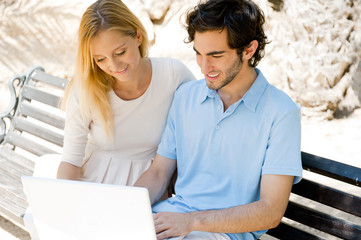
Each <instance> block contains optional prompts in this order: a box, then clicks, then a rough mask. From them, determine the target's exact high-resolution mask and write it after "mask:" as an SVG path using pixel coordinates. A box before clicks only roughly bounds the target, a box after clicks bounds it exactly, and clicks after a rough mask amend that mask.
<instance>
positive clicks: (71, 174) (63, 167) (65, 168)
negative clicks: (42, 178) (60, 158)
mask: <svg viewBox="0 0 361 240" xmlns="http://www.w3.org/2000/svg"><path fill="white" fill-rule="evenodd" d="M80 171H81V168H80V167H77V166H75V165H73V164H71V163H67V162H61V163H60V165H59V168H58V175H57V178H59V179H67V180H77V181H79V180H80Z"/></svg>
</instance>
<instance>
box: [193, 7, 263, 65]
mask: <svg viewBox="0 0 361 240" xmlns="http://www.w3.org/2000/svg"><path fill="white" fill-rule="evenodd" d="M264 23H265V17H264V14H263V11H262V10H261V9H260V8H259V7H258V6H257V5H256V4H255V3H254V2H252V1H250V0H209V1H206V2H203V3H199V4H198V5H197V6H196V7H194V8H193V9H191V10H190V11H188V13H187V18H186V30H187V32H188V39H186V42H188V43H190V42H192V41H193V40H194V35H195V33H196V32H200V33H202V32H206V31H212V30H220V31H222V30H224V29H227V35H228V36H227V38H228V45H229V47H230V48H231V49H236V50H237V54H238V56H239V57H240V58H242V53H243V51H244V49H245V48H246V47H247V46H249V44H250V43H251V41H253V40H257V41H258V48H257V50H256V52H255V53H254V55H253V57H252V58H251V59H250V61H249V65H250V66H252V67H256V66H257V64H258V63H259V61H260V60H261V59H262V58H263V56H264V48H265V45H266V44H267V43H269V42H268V40H267V36H266V35H265V33H264V30H263V25H264Z"/></svg>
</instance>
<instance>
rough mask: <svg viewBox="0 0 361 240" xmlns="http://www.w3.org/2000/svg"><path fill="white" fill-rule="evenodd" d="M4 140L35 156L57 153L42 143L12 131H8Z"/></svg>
mask: <svg viewBox="0 0 361 240" xmlns="http://www.w3.org/2000/svg"><path fill="white" fill-rule="evenodd" d="M6 141H7V142H8V143H10V144H12V145H14V146H18V147H20V148H22V149H24V150H26V151H28V152H31V153H32V154H34V155H36V156H42V155H44V154H52V153H57V152H55V151H53V150H51V149H49V148H47V147H44V146H43V145H40V144H38V143H35V142H33V141H32V140H30V139H27V138H24V137H22V136H20V135H19V134H16V133H14V132H9V133H8V134H7V136H6Z"/></svg>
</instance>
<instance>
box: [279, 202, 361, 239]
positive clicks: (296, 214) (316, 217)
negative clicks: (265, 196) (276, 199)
mask: <svg viewBox="0 0 361 240" xmlns="http://www.w3.org/2000/svg"><path fill="white" fill-rule="evenodd" d="M285 217H286V218H290V219H292V220H295V221H297V222H299V223H302V224H304V225H307V226H309V227H312V228H315V229H318V230H320V231H324V232H327V233H329V234H331V235H334V236H337V237H340V238H343V239H357V238H356V237H360V236H361V228H360V226H357V225H355V224H352V223H350V222H346V221H344V220H342V219H339V218H336V217H334V216H331V215H329V214H326V213H323V212H319V211H317V210H315V209H311V208H308V207H306V206H303V205H300V204H297V203H294V202H289V204H288V207H287V210H286V213H285Z"/></svg>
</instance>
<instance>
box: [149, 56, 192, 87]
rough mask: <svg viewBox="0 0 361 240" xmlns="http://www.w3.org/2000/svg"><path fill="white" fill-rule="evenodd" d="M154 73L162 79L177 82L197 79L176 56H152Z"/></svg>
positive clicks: (177, 83) (176, 83) (176, 84)
mask: <svg viewBox="0 0 361 240" xmlns="http://www.w3.org/2000/svg"><path fill="white" fill-rule="evenodd" d="M151 62H152V69H153V74H154V76H156V77H157V78H159V79H163V80H162V81H166V82H169V83H172V84H175V86H176V87H178V86H179V85H180V84H181V83H184V82H188V81H191V80H195V77H194V75H193V73H192V72H191V71H190V70H189V69H188V68H187V66H186V65H185V64H184V63H182V62H181V61H179V60H177V59H174V58H168V57H164V58H151Z"/></svg>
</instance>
